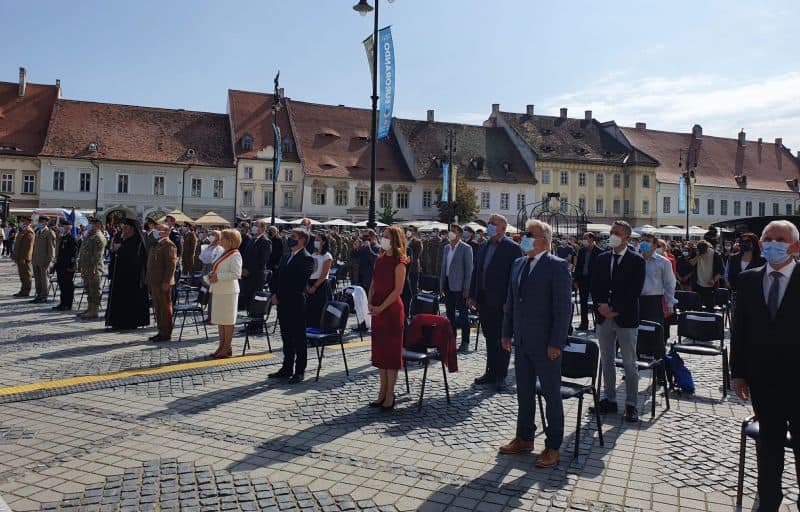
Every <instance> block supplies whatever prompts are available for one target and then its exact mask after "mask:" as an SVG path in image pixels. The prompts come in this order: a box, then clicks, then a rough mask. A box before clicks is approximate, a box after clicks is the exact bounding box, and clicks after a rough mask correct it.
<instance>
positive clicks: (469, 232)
mask: <svg viewBox="0 0 800 512" xmlns="http://www.w3.org/2000/svg"><path fill="white" fill-rule="evenodd" d="M461 239H462V240H463V241H464V242H466V244H467V245H469V247H470V249H472V261H473V262H474V261H475V258H477V257H478V249H480V244H478V241H477V240H476V239H475V230H474V229H472V228H471V227H469V226H464V231H463V232H462V233H461Z"/></svg>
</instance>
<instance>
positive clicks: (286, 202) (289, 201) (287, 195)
mask: <svg viewBox="0 0 800 512" xmlns="http://www.w3.org/2000/svg"><path fill="white" fill-rule="evenodd" d="M283 207H284V208H293V207H294V192H293V191H291V190H285V191H284V192H283Z"/></svg>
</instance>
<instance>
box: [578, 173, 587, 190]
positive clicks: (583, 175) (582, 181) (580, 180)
mask: <svg viewBox="0 0 800 512" xmlns="http://www.w3.org/2000/svg"><path fill="white" fill-rule="evenodd" d="M578 186H579V187H585V186H586V173H585V172H579V173H578Z"/></svg>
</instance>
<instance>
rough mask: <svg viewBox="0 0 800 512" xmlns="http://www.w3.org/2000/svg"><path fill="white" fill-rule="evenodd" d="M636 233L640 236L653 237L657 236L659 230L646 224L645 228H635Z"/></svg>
mask: <svg viewBox="0 0 800 512" xmlns="http://www.w3.org/2000/svg"><path fill="white" fill-rule="evenodd" d="M633 230H634V231H635V232H636V233H639V234H640V235H652V234H655V233H656V231H657V229H656V227H655V226H651V225H650V224H645V225H644V226H637V227H635V228H633Z"/></svg>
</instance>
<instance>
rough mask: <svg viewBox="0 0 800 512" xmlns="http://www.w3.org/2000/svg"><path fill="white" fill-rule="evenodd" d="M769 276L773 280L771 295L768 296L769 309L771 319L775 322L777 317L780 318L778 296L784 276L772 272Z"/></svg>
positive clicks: (770, 289) (770, 288)
mask: <svg viewBox="0 0 800 512" xmlns="http://www.w3.org/2000/svg"><path fill="white" fill-rule="evenodd" d="M769 275H770V277H771V278H772V284H771V285H770V287H769V295H768V296H767V308H769V316H770V318H772V319H773V320H775V317H776V316H778V306H779V302H778V294H779V292H780V289H781V276H782V275H783V274H781V273H780V272H778V271H772V272H770V273H769Z"/></svg>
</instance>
